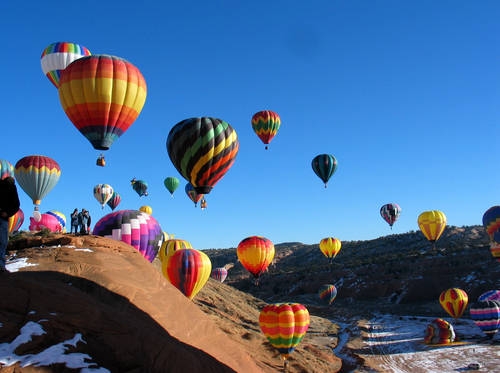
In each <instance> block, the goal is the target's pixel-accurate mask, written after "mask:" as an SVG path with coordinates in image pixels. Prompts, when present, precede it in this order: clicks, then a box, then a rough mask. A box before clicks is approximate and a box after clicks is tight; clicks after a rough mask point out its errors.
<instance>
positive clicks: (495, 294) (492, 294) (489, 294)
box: [477, 290, 500, 302]
mask: <svg viewBox="0 0 500 373" xmlns="http://www.w3.org/2000/svg"><path fill="white" fill-rule="evenodd" d="M477 300H478V301H479V302H481V301H484V300H497V301H500V290H488V291H485V292H484V293H482V294H481V295H480V296H479V297H478V298H477Z"/></svg>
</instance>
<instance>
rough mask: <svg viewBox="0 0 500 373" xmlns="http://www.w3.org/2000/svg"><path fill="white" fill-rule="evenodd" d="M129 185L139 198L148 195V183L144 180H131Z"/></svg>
mask: <svg viewBox="0 0 500 373" xmlns="http://www.w3.org/2000/svg"><path fill="white" fill-rule="evenodd" d="M130 183H131V184H132V189H134V190H135V192H136V193H137V194H138V195H139V197H142V196H147V195H148V183H147V182H145V181H144V180H136V179H135V178H133V179H132V180H131V181H130Z"/></svg>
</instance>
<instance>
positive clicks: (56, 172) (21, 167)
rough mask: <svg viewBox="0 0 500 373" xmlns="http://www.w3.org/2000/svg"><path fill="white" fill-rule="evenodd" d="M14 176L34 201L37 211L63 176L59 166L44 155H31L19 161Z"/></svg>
mask: <svg viewBox="0 0 500 373" xmlns="http://www.w3.org/2000/svg"><path fill="white" fill-rule="evenodd" d="M14 174H15V176H16V180H17V182H18V183H19V185H20V186H21V188H22V189H23V190H24V191H25V192H26V194H27V195H28V196H30V197H31V199H32V200H33V204H34V205H35V209H38V206H39V205H40V203H41V202H42V199H43V198H44V197H45V196H46V195H47V194H48V193H49V192H50V191H51V190H52V188H54V186H55V185H56V184H57V182H58V181H59V177H60V176H61V168H60V167H59V164H57V162H56V161H55V160H53V159H52V158H49V157H46V156H44V155H29V156H27V157H24V158H21V159H20V160H19V161H17V163H16V166H15V170H14Z"/></svg>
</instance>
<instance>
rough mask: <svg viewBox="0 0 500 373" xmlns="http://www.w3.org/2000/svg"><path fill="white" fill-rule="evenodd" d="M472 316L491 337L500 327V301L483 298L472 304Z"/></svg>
mask: <svg viewBox="0 0 500 373" xmlns="http://www.w3.org/2000/svg"><path fill="white" fill-rule="evenodd" d="M469 312H470V318H471V319H472V320H473V321H474V323H475V324H476V325H477V326H478V327H479V328H480V329H481V330H482V331H483V333H485V334H486V335H488V336H489V337H491V338H492V337H493V335H494V334H495V333H496V332H497V331H498V329H500V301H496V300H483V301H477V302H475V303H472V304H471V305H470V310H469Z"/></svg>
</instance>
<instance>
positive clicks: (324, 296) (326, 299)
mask: <svg viewBox="0 0 500 373" xmlns="http://www.w3.org/2000/svg"><path fill="white" fill-rule="evenodd" d="M318 296H319V299H321V300H322V301H323V303H326V304H328V305H330V304H332V302H333V301H334V300H335V298H336V297H337V288H336V287H335V285H333V284H325V285H321V286H320V288H319V290H318Z"/></svg>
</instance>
